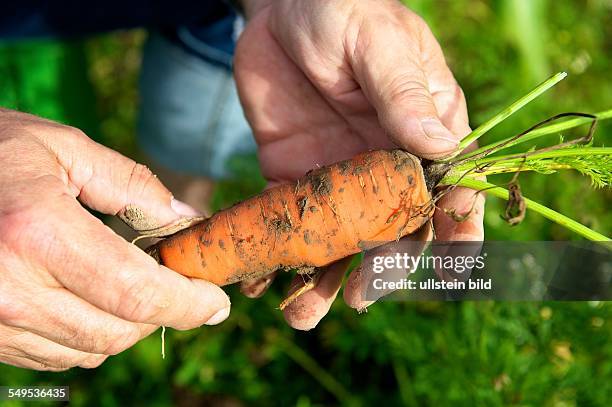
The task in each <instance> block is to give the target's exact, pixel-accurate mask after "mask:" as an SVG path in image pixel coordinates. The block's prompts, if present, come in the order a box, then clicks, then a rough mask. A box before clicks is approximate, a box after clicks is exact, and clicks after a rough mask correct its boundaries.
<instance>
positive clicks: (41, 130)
mask: <svg viewBox="0 0 612 407" xmlns="http://www.w3.org/2000/svg"><path fill="white" fill-rule="evenodd" d="M0 162H1V163H2V166H0V191H2V194H1V195H0V361H1V362H4V363H8V364H11V365H15V366H19V367H25V368H31V369H37V370H64V369H67V368H70V367H73V366H81V367H87V368H91V367H96V366H98V365H100V364H101V363H102V362H103V361H104V360H105V359H106V358H107V357H108V355H113V354H116V353H119V352H121V351H123V350H124V349H126V348H128V347H130V346H132V345H134V344H135V343H136V342H138V341H139V340H141V339H142V338H144V337H145V336H147V335H149V334H150V333H151V332H153V331H154V330H155V329H157V327H158V326H160V325H164V326H170V327H173V328H176V329H190V328H194V327H197V326H200V325H202V324H204V323H206V324H209V325H211V324H217V323H219V322H221V321H223V320H224V319H225V318H227V316H228V315H229V310H230V303H229V299H228V297H227V296H226V295H225V293H224V292H223V291H222V290H221V289H220V288H218V287H217V286H215V285H213V284H211V283H208V282H205V281H201V280H196V279H189V278H186V277H183V276H181V275H179V274H177V273H175V272H173V271H171V270H169V269H167V268H165V267H163V266H159V265H158V264H157V263H156V262H155V260H153V259H152V258H151V257H149V256H148V255H146V254H145V253H144V252H142V251H141V250H140V249H138V248H137V247H136V246H134V245H132V244H130V243H128V242H126V241H125V240H123V239H122V238H120V237H119V236H118V235H116V234H115V233H113V231H112V230H111V229H109V228H108V227H107V226H105V225H104V224H103V223H102V222H101V221H100V220H98V219H97V218H96V217H94V216H93V215H91V214H90V213H89V212H88V211H87V210H85V209H84V208H83V207H82V206H81V204H83V205H85V206H87V207H89V208H91V209H94V210H97V211H99V212H102V213H105V214H112V215H116V214H119V215H121V214H123V213H124V211H125V209H126V207H127V206H128V205H131V206H132V208H134V207H136V208H140V212H138V213H139V214H140V215H142V216H141V217H139V219H138V220H139V221H140V222H137V223H139V224H140V225H142V226H143V227H144V228H146V229H153V228H156V227H159V226H163V225H166V224H169V223H172V222H174V221H176V220H177V219H179V218H182V217H183V216H193V215H194V213H193V210H192V209H191V208H189V207H187V206H186V205H185V204H182V203H181V202H179V201H175V200H174V199H173V198H172V195H171V194H170V192H168V190H167V189H166V188H165V187H164V186H163V185H162V184H161V183H160V182H159V180H157V178H156V177H155V176H154V175H153V174H152V173H151V172H150V171H149V170H148V169H147V168H146V167H144V166H142V165H140V164H137V163H135V162H134V161H132V160H130V159H128V158H126V157H124V156H122V155H120V154H119V153H117V152H114V151H112V150H110V149H108V148H106V147H103V146H101V145H99V144H97V143H95V142H93V141H92V140H90V139H89V138H87V136H85V135H84V134H83V133H82V132H80V131H79V130H77V129H74V128H71V127H68V126H63V125H60V124H57V123H53V122H51V121H47V120H43V119H40V118H37V117H34V116H32V115H28V114H23V113H18V112H14V111H10V110H5V109H0ZM79 201H80V203H79Z"/></svg>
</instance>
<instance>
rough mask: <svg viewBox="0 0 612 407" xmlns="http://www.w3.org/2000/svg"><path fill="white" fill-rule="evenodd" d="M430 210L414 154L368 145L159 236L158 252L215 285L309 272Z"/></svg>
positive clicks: (414, 224) (404, 230) (396, 233)
mask: <svg viewBox="0 0 612 407" xmlns="http://www.w3.org/2000/svg"><path fill="white" fill-rule="evenodd" d="M432 211H433V206H432V205H431V195H430V193H429V190H428V189H427V187H426V183H425V179H424V174H423V170H422V167H421V164H420V160H419V159H418V158H417V157H415V156H412V155H410V154H408V153H406V152H403V151H400V150H392V151H384V150H382V151H371V152H368V153H364V154H361V155H359V156H357V157H355V158H354V159H351V160H347V161H343V162H340V163H336V164H333V165H330V166H328V167H324V168H319V169H315V170H312V171H310V172H308V173H307V174H306V175H305V176H304V177H302V178H301V179H299V180H298V181H296V182H295V183H293V184H284V185H280V186H278V187H276V188H271V189H269V190H266V191H264V192H263V193H261V194H260V195H257V196H255V197H253V198H250V199H248V200H246V201H243V202H241V203H239V204H236V205H234V206H232V207H231V208H229V209H226V210H224V211H220V212H218V213H216V214H215V215H213V216H212V217H211V218H210V219H207V220H205V221H204V222H202V223H201V224H199V225H196V226H194V227H191V228H189V229H186V230H184V231H181V232H179V233H177V234H176V235H173V236H172V237H170V238H169V239H166V240H163V241H161V242H159V243H158V244H157V246H156V249H155V250H157V253H154V254H155V255H156V258H159V259H160V260H161V262H162V263H163V264H165V265H166V266H168V267H170V268H172V269H174V270H176V271H178V272H180V273H183V274H185V275H188V276H192V277H199V278H203V279H206V280H208V281H212V282H214V283H216V284H218V285H226V284H231V283H234V282H237V281H242V280H245V279H251V278H256V277H261V276H263V275H265V274H268V273H271V272H274V271H277V270H296V269H299V270H300V272H301V273H303V274H310V273H311V272H312V270H313V268H315V267H321V266H325V265H327V264H330V263H332V262H334V261H336V260H339V259H341V258H344V257H347V256H349V255H351V254H354V253H357V252H359V251H361V250H362V248H363V247H364V244H365V242H368V241H374V240H375V241H379V242H383V241H392V240H395V239H398V238H400V237H401V236H404V235H406V234H408V233H410V232H411V231H412V230H415V229H416V228H418V227H420V226H421V225H422V224H423V223H424V222H426V221H427V220H428V219H429V216H430V215H431V213H432ZM391 215H393V216H391ZM221 242H223V244H221ZM213 243H216V244H213ZM155 250H151V252H154V251H155ZM219 270H224V272H220V271H219Z"/></svg>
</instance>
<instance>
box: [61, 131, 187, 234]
mask: <svg viewBox="0 0 612 407" xmlns="http://www.w3.org/2000/svg"><path fill="white" fill-rule="evenodd" d="M64 129H65V128H64ZM69 131H70V132H71V133H74V134H73V136H74V137H66V135H65V134H64V137H54V138H50V139H49V142H50V143H53V144H58V145H54V146H52V149H53V150H54V152H55V153H56V155H57V158H58V161H59V162H60V164H61V165H62V166H63V167H64V169H65V170H66V173H67V174H68V177H69V182H70V185H71V187H72V189H73V190H74V192H75V195H76V196H77V197H78V199H79V200H80V201H81V202H82V203H83V204H85V205H87V206H88V207H89V208H91V209H94V210H97V211H99V212H102V213H105V214H109V215H119V216H120V217H121V218H122V219H123V220H124V221H126V223H128V224H129V225H130V226H131V227H132V228H133V229H135V230H139V231H142V230H150V229H155V228H159V227H161V226H165V225H168V224H170V223H172V222H174V221H176V220H177V219H179V218H182V217H193V216H198V215H199V212H197V211H196V210H195V209H193V208H191V207H190V206H188V205H187V204H185V203H183V202H180V201H178V200H176V199H174V197H173V196H172V194H171V193H170V191H168V189H167V188H166V187H165V186H164V185H163V184H162V183H161V182H160V181H159V179H158V178H157V177H156V176H155V175H154V174H153V173H152V172H151V171H150V170H149V169H148V168H147V167H146V166H145V165H142V164H138V163H137V162H135V161H134V160H131V159H129V158H127V157H125V156H123V155H121V154H119V153H118V152H116V151H113V150H111V149H109V148H107V147H104V146H102V145H100V144H98V143H96V142H94V141H93V140H91V139H89V138H88V137H87V136H85V135H84V134H83V133H81V132H80V131H78V130H77V131H73V129H70V130H69ZM126 210H127V211H126Z"/></svg>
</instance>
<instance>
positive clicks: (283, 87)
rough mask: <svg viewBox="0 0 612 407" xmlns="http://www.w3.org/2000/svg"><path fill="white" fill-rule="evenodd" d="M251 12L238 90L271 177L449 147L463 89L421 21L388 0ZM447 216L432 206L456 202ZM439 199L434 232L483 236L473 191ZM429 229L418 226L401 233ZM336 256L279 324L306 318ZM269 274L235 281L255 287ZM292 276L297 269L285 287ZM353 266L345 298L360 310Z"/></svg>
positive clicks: (254, 291) (440, 152)
mask: <svg viewBox="0 0 612 407" xmlns="http://www.w3.org/2000/svg"><path fill="white" fill-rule="evenodd" d="M245 5H246V6H247V7H246V10H247V14H248V15H249V16H250V21H249V22H248V24H247V26H246V28H245V31H244V32H243V34H242V36H241V38H240V40H239V43H238V46H237V49H236V60H235V74H236V81H237V86H238V91H239V94H240V97H241V101H242V104H243V107H244V110H245V114H246V117H247V119H248V121H249V122H250V124H251V126H252V128H253V132H254V134H255V138H256V140H257V143H258V145H259V158H260V162H261V167H262V171H263V173H264V175H265V176H266V178H267V179H268V180H269V181H270V183H271V184H275V183H279V182H286V181H289V180H294V179H296V178H298V177H300V176H302V175H303V174H304V173H305V172H307V171H308V170H310V169H313V168H316V167H318V166H323V165H328V164H331V163H334V162H337V161H340V160H343V159H347V158H351V157H353V156H355V155H356V154H358V153H360V152H362V151H365V150H373V149H383V148H392V147H394V146H400V147H401V148H404V149H406V150H408V151H410V152H412V153H414V154H416V155H418V156H421V157H424V158H438V157H442V156H445V155H448V154H451V153H453V152H454V151H455V150H456V148H457V145H458V142H459V140H460V139H461V138H462V137H463V136H465V135H466V134H467V133H469V132H470V128H469V124H468V117H467V108H466V103H465V98H464V96H463V92H462V91H461V88H460V87H459V85H458V84H457V82H456V81H455V79H454V77H453V75H452V73H451V71H450V70H449V68H448V66H447V65H446V62H445V60H444V56H443V53H442V50H441V48H440V46H439V44H438V43H437V41H436V40H435V38H434V36H433V34H432V33H431V31H430V29H429V28H428V26H427V24H426V23H425V22H424V21H423V20H422V19H421V18H420V17H418V16H417V15H416V14H414V13H413V12H411V11H410V10H408V9H407V8H405V7H404V6H402V5H401V4H400V3H399V2H397V1H394V0H385V1H376V2H374V1H363V0H333V1H326V0H285V1H274V2H271V1H267V0H250V1H249V0H246V1H245ZM474 199H477V202H476V205H475V207H474V210H473V211H472V212H471V214H470V216H469V218H468V220H466V221H464V222H462V223H456V222H455V221H454V220H452V219H450V218H449V217H448V216H446V215H445V213H444V212H443V209H444V208H447V209H454V210H455V211H456V212H457V213H458V214H461V213H466V212H467V211H468V210H469V208H471V207H472V203H473V201H474ZM438 206H439V207H440V208H441V209H442V210H437V211H436V213H435V215H434V219H433V223H434V226H435V235H436V236H435V237H436V239H438V240H440V241H454V240H475V241H480V240H482V239H483V226H482V216H483V206H484V202H483V198H482V197H477V198H475V196H474V193H473V191H469V190H465V189H461V188H458V189H456V190H454V191H453V192H451V193H449V194H447V195H446V196H445V197H444V198H443V199H442V200H441V201H440V202H438ZM410 238H411V239H414V240H423V241H427V240H431V238H432V231H431V229H430V228H429V227H425V228H423V229H421V230H420V231H419V232H418V233H416V234H415V235H412V236H411V237H410ZM347 265H348V262H347V261H343V262H339V263H336V264H335V265H332V266H330V268H329V270H327V272H326V273H325V274H324V275H323V277H321V280H320V281H319V283H318V286H317V288H315V289H314V290H312V291H310V292H308V293H306V294H304V295H303V296H301V297H299V298H298V299H297V300H296V301H295V302H294V303H292V304H291V305H290V306H288V307H287V308H286V309H285V317H286V319H287V321H288V322H289V324H290V325H291V326H293V327H295V328H298V329H311V328H313V327H314V326H315V325H316V324H317V323H318V322H319V320H320V319H321V318H322V317H323V316H324V315H325V314H326V313H327V311H328V310H329V307H330V306H331V303H332V302H333V300H334V298H335V297H336V295H337V293H338V291H339V288H340V285H341V283H342V278H343V275H344V272H345V271H346V266H347ZM271 281H272V276H268V277H266V278H265V279H263V280H258V281H251V282H248V283H246V284H245V285H243V291H245V292H246V293H247V295H250V296H258V295H261V293H262V292H263V291H264V290H265V288H267V286H269V284H270V282H271ZM300 281H301V279H299V278H298V279H296V280H295V284H294V285H293V286H294V289H295V287H296V286H299V282H300ZM362 281H363V280H362V279H360V278H359V273H352V275H351V276H350V277H349V280H348V283H347V286H346V287H345V292H344V297H345V300H346V301H347V303H348V304H349V305H350V306H352V307H354V308H357V309H362V308H364V307H365V306H367V305H368V304H369V303H368V302H367V301H365V299H363V298H361V293H362V289H361V288H362V287H361V283H362Z"/></svg>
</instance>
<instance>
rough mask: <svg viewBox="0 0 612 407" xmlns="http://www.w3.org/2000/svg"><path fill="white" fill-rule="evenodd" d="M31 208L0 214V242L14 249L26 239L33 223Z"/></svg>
mask: <svg viewBox="0 0 612 407" xmlns="http://www.w3.org/2000/svg"><path fill="white" fill-rule="evenodd" d="M35 221H36V216H35V214H34V213H33V211H32V210H27V209H22V210H16V211H12V212H7V213H4V214H2V215H0V243H1V244H2V245H3V246H5V247H8V248H9V249H12V250H15V249H17V248H20V246H21V244H22V243H23V242H24V241H27V240H28V236H29V233H26V231H28V230H29V229H30V226H31V225H33V224H35Z"/></svg>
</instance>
